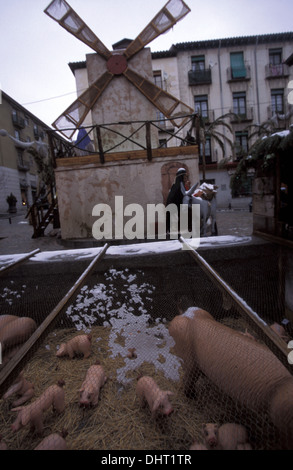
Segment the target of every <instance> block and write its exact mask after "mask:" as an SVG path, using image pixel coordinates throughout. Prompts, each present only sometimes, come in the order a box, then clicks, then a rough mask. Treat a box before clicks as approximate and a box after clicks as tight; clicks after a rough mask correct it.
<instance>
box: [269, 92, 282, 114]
mask: <svg viewBox="0 0 293 470" xmlns="http://www.w3.org/2000/svg"><path fill="white" fill-rule="evenodd" d="M271 103H272V114H275V113H280V114H284V90H282V89H274V90H271Z"/></svg>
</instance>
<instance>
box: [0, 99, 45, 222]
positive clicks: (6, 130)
mask: <svg viewBox="0 0 293 470" xmlns="http://www.w3.org/2000/svg"><path fill="white" fill-rule="evenodd" d="M47 129H49V127H48V126H47V125H46V124H45V123H43V122H42V121H41V120H40V119H38V118H37V117H36V116H35V115H33V114H32V113H30V112H29V111H28V110H27V109H25V108H24V107H23V106H21V105H20V104H19V103H17V102H16V101H15V100H14V99H13V98H11V97H10V96H9V95H7V94H6V93H5V92H4V91H2V92H1V102H0V130H1V131H2V132H1V135H0V213H2V214H5V213H7V211H8V204H7V201H6V198H7V196H8V195H10V194H11V193H12V194H13V195H14V196H15V197H16V199H17V204H16V208H17V211H18V212H25V211H26V209H27V206H30V205H31V204H32V203H33V202H34V198H35V196H36V194H37V193H38V190H39V185H40V178H39V175H38V167H37V165H36V162H35V159H34V157H33V155H32V154H30V153H29V152H28V148H29V146H30V143H33V142H36V141H39V142H43V143H47V142H48V140H47V133H46V130H47Z"/></svg>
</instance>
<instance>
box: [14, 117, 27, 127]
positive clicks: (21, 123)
mask: <svg viewBox="0 0 293 470" xmlns="http://www.w3.org/2000/svg"><path fill="white" fill-rule="evenodd" d="M12 122H13V124H14V126H16V127H18V128H19V129H24V128H25V121H24V119H23V118H22V117H20V116H18V115H17V114H12Z"/></svg>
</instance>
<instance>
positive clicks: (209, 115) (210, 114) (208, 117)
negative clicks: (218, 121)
mask: <svg viewBox="0 0 293 470" xmlns="http://www.w3.org/2000/svg"><path fill="white" fill-rule="evenodd" d="M195 112H200V111H199V110H198V111H197V110H195ZM201 118H202V120H203V122H204V124H210V123H211V122H213V121H214V120H215V112H214V111H213V110H208V111H205V112H204V114H203V113H201Z"/></svg>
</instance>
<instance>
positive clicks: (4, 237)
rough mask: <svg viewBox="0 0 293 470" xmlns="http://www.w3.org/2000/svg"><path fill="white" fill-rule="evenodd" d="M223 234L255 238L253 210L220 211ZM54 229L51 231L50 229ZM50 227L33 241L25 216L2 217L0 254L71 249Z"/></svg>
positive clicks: (6, 215) (0, 217)
mask: <svg viewBox="0 0 293 470" xmlns="http://www.w3.org/2000/svg"><path fill="white" fill-rule="evenodd" d="M217 226H218V234H219V235H233V236H239V237H241V236H250V235H252V213H251V212H249V211H240V210H239V211H237V210H230V211H229V210H226V211H224V210H223V211H220V210H219V211H218V212H217ZM50 227H51V228H50ZM53 233H56V231H53V230H52V226H49V227H48V228H47V229H46V231H45V236H44V237H40V238H32V234H33V227H32V226H31V225H30V224H29V222H28V220H27V219H26V218H25V215H12V216H11V217H10V219H9V214H2V216H0V255H10V254H19V253H30V252H32V251H34V250H36V249H40V250H41V251H56V250H64V249H67V247H66V246H65V245H62V241H61V240H60V239H58V238H57V236H56V235H55V236H52V235H53Z"/></svg>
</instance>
